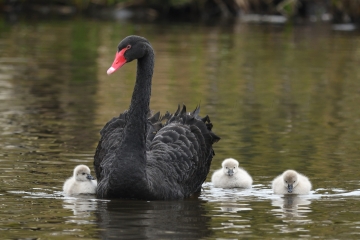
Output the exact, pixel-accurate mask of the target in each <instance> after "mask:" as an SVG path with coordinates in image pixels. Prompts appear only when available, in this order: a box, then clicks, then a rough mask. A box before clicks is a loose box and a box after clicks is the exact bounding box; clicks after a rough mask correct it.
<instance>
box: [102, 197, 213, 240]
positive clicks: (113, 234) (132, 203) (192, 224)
mask: <svg viewBox="0 0 360 240" xmlns="http://www.w3.org/2000/svg"><path fill="white" fill-rule="evenodd" d="M96 217H97V222H98V227H99V228H100V229H101V231H100V235H101V239H119V238H134V239H169V238H175V239H186V238H190V239H200V238H203V237H207V236H210V235H211V232H212V230H210V229H209V225H210V220H211V217H209V214H208V213H207V211H206V209H205V208H204V202H203V201H199V200H198V199H196V200H194V199H190V200H183V201H137V200H121V199H117V200H111V201H110V202H100V204H99V207H98V211H97V212H96Z"/></svg>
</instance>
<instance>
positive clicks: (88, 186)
mask: <svg viewBox="0 0 360 240" xmlns="http://www.w3.org/2000/svg"><path fill="white" fill-rule="evenodd" d="M96 185H97V181H96V180H94V177H93V176H91V174H90V168H89V167H88V166H86V165H78V166H76V167H75V169H74V175H73V176H72V177H71V178H69V179H67V180H66V181H65V183H64V186H63V191H64V193H65V194H66V195H76V194H95V192H96Z"/></svg>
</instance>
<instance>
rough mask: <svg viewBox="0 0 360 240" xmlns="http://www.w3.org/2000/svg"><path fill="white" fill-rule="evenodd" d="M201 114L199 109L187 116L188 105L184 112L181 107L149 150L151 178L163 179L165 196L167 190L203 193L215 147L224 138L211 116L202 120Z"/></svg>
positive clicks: (171, 116) (159, 131)
mask: <svg viewBox="0 0 360 240" xmlns="http://www.w3.org/2000/svg"><path fill="white" fill-rule="evenodd" d="M198 113H199V108H196V109H195V111H194V112H192V113H186V108H185V106H184V107H183V109H182V110H181V111H180V108H179V109H178V111H176V113H175V114H173V115H170V116H168V117H167V118H168V119H167V121H166V123H165V126H164V127H162V128H161V129H159V130H158V131H157V133H156V135H155V137H154V138H153V139H152V141H151V144H150V146H149V147H148V149H149V151H148V152H147V164H148V168H147V169H148V171H147V174H148V178H162V179H163V181H162V182H163V184H162V186H160V187H163V189H164V191H163V192H164V194H165V192H166V189H174V191H175V190H176V191H179V189H182V192H183V193H184V194H188V193H190V194H191V193H195V192H199V191H200V190H201V184H202V183H203V182H204V181H205V179H206V176H207V174H208V173H209V169H210V164H211V160H212V157H213V155H214V151H213V149H212V144H213V143H214V142H217V141H218V140H219V139H220V138H219V137H217V136H216V135H215V134H214V133H213V132H211V128H212V124H211V122H210V119H209V117H205V118H203V119H201V118H200V117H199V116H198ZM149 182H152V181H149ZM157 187H159V186H157ZM155 191H156V192H159V191H161V189H156V190H155ZM169 194H170V195H173V194H175V193H169ZM177 194H179V193H177ZM183 197H188V196H183Z"/></svg>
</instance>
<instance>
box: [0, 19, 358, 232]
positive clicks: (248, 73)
mask: <svg viewBox="0 0 360 240" xmlns="http://www.w3.org/2000/svg"><path fill="white" fill-rule="evenodd" d="M0 29H1V32H0V46H1V47H0V51H1V54H0V56H1V57H0V100H1V101H0V112H1V114H0V129H1V131H0V148H1V151H0V161H1V165H0V170H1V173H2V174H1V176H0V183H1V187H0V202H1V204H0V209H1V211H0V219H1V220H0V231H1V233H0V234H1V236H2V239H25V238H27V239H64V238H66V239H79V238H83V239H99V238H103V239H119V238H120V237H121V238H134V239H171V238H174V239H240V238H255V239H258V238H266V239H275V238H281V239H284V238H287V239H290V238H291V239H294V238H306V239H308V238H326V239H357V238H359V234H360V214H359V213H360V181H359V174H358V172H359V169H360V161H358V159H359V158H360V151H359V143H360V117H359V116H360V109H359V107H358V103H359V102H360V90H359V89H360V69H359V68H358V65H359V63H360V51H359V49H360V36H359V34H358V33H356V32H346V33H344V32H336V31H333V30H332V28H331V26H327V25H318V24H314V25H311V26H307V25H305V26H295V27H289V26H283V25H257V24H247V23H239V24H234V25H232V26H204V25H199V24H179V23H176V24H159V25H156V24H131V23H120V22H100V21H94V20H85V19H77V20H72V21H70V20H69V21H56V20H51V21H30V22H29V21H20V22H19V23H17V24H13V25H10V24H7V23H4V22H2V24H1V26H0ZM130 34H138V35H142V36H145V37H147V38H148V39H149V40H150V41H151V43H152V45H153V47H154V48H155V50H156V64H155V67H156V69H155V74H154V82H153V90H152V99H151V108H152V109H154V110H157V111H158V110H160V111H161V112H163V113H164V112H165V111H166V110H169V111H172V112H173V111H175V110H176V108H177V104H182V103H185V104H186V105H187V107H188V109H193V108H195V106H196V105H197V104H199V103H201V112H202V114H208V115H210V117H211V120H212V122H213V123H214V132H216V134H218V135H219V136H221V137H222V139H221V141H220V142H219V143H217V144H215V147H214V148H215V152H216V156H215V158H214V160H213V164H212V166H211V173H212V172H213V171H214V170H216V169H218V168H219V167H220V164H221V162H222V160H223V159H224V158H227V157H233V158H236V159H238V160H239V161H240V164H241V166H242V167H244V168H245V169H246V170H247V171H248V172H249V173H250V174H251V175H252V177H253V179H254V186H253V188H252V189H250V190H243V191H241V190H237V189H235V190H234V189H228V190H223V189H218V188H213V187H212V184H211V183H210V182H209V180H210V177H211V173H210V174H209V177H208V179H207V181H206V183H205V184H204V186H203V191H202V193H201V195H200V196H199V197H198V198H195V199H188V200H184V201H169V202H167V201H150V202H149V201H135V200H111V201H109V200H100V199H96V198H95V196H81V197H77V198H72V197H65V196H63V194H62V192H61V190H62V184H63V183H64V181H65V179H66V178H68V177H70V176H71V174H72V169H73V168H74V166H76V165H77V164H80V163H82V164H87V165H88V166H90V167H91V168H92V158H93V154H94V151H95V148H96V145H97V141H98V140H99V130H100V129H101V128H102V126H103V125H104V123H105V122H106V121H108V120H109V119H110V118H112V117H113V116H116V115H118V114H119V112H122V111H124V110H125V109H127V107H128V105H129V103H130V97H131V94H132V89H133V85H134V78H135V68H136V64H134V63H130V64H127V65H126V66H124V67H123V68H122V69H121V70H120V71H118V72H117V73H116V74H113V75H112V76H107V75H106V70H107V68H108V67H109V65H110V64H111V63H112V61H113V57H114V55H115V50H116V46H117V43H118V42H119V41H120V40H121V39H122V38H123V37H124V36H126V35H130ZM288 168H293V169H296V170H298V171H299V172H302V173H304V174H306V175H307V176H308V177H309V178H310V179H311V181H312V183H313V191H312V193H311V194H310V195H308V196H290V197H289V196H285V197H284V196H277V195H273V194H272V192H271V190H270V182H271V180H272V179H273V178H274V177H276V176H277V175H278V174H280V173H281V172H283V171H284V170H286V169H288Z"/></svg>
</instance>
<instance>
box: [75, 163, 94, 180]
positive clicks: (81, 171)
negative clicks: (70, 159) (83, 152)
mask: <svg viewBox="0 0 360 240" xmlns="http://www.w3.org/2000/svg"><path fill="white" fill-rule="evenodd" d="M74 178H75V179H76V181H91V180H94V179H95V178H94V177H93V176H91V174H90V168H89V167H88V166H86V165H78V166H76V167H75V169H74Z"/></svg>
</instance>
